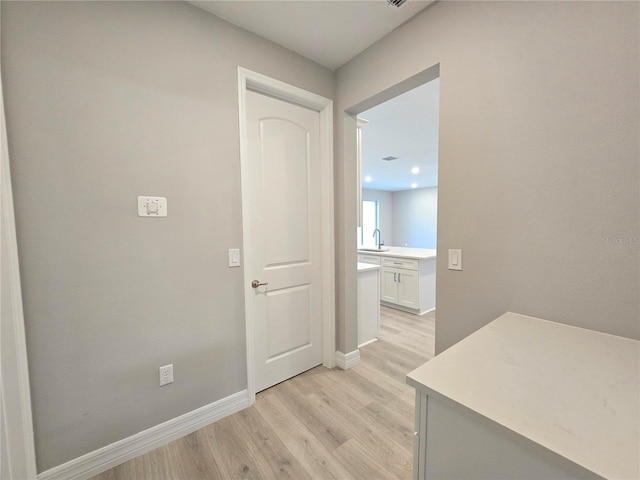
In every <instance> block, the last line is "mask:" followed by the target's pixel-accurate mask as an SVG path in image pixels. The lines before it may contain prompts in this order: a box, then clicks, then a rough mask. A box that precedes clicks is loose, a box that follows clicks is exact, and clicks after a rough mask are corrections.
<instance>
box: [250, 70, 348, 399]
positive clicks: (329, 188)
mask: <svg viewBox="0 0 640 480" xmlns="http://www.w3.org/2000/svg"><path fill="white" fill-rule="evenodd" d="M248 90H251V91H253V92H257V93H261V94H264V95H268V96H270V97H274V98H276V99H279V100H282V101H285V102H289V103H294V104H296V105H300V106H302V107H306V108H309V109H312V110H315V111H317V112H318V113H319V114H320V163H321V165H320V169H321V178H320V182H321V186H320V190H321V210H322V219H321V221H320V225H321V229H322V261H321V262H320V266H321V268H322V284H321V288H322V293H321V298H322V313H321V318H322V365H324V366H325V367H327V368H333V367H334V365H335V350H336V348H335V343H336V335H335V329H336V322H335V247H334V243H335V236H334V218H333V212H334V199H333V100H330V99H328V98H325V97H322V96H320V95H316V94H315V93H311V92H308V91H306V90H303V89H301V88H298V87H294V86H293V85H289V84H288V83H284V82H282V81H280V80H276V79H274V78H271V77H267V76H266V75H263V74H261V73H257V72H253V71H251V70H248V69H246V68H243V67H238V105H239V120H240V182H241V188H242V228H243V235H242V246H243V250H244V268H243V273H244V299H245V300H244V305H245V324H246V343H247V390H248V394H249V404H253V403H254V402H255V396H256V381H255V363H254V362H255V355H254V349H253V344H254V328H253V320H254V311H253V304H252V302H250V301H249V299H250V298H251V295H252V287H251V285H250V284H249V281H250V279H251V278H253V277H252V275H253V272H252V271H251V265H252V264H253V263H252V260H253V252H252V250H251V242H250V239H251V233H252V232H251V224H250V221H249V219H250V215H251V211H250V203H249V193H250V188H249V177H248V172H249V158H248V136H247V95H246V94H247V91H248Z"/></svg>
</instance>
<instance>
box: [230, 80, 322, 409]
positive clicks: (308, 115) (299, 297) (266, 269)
mask: <svg viewBox="0 0 640 480" xmlns="http://www.w3.org/2000/svg"><path fill="white" fill-rule="evenodd" d="M238 78H239V103H240V138H241V166H242V203H243V227H244V238H243V247H244V280H245V314H246V328H247V378H248V390H249V394H250V400H251V401H252V402H253V401H254V399H255V393H256V392H257V391H260V390H262V389H264V388H268V387H269V386H271V385H273V384H275V383H278V382H280V381H283V380H285V379H287V378H290V377H291V376H293V375H296V374H297V373H300V372H302V371H304V370H306V369H308V368H312V367H313V366H315V365H318V364H320V363H322V364H323V365H325V366H327V367H329V368H331V367H333V365H334V352H335V306H334V275H335V273H334V250H333V242H334V238H333V159H332V148H333V147H332V122H331V117H332V102H331V100H328V99H325V98H323V97H320V96H318V95H315V94H312V93H309V92H306V91H304V90H301V89H298V88H296V87H292V86H290V85H287V84H285V83H282V82H279V81H277V80H274V79H271V78H268V77H265V76H263V75H260V74H256V73H254V72H250V71H248V70H246V69H243V68H239V70H238ZM254 279H255V280H259V281H260V282H263V283H268V285H263V286H260V287H258V288H253V287H252V286H251V281H252V280H254Z"/></svg>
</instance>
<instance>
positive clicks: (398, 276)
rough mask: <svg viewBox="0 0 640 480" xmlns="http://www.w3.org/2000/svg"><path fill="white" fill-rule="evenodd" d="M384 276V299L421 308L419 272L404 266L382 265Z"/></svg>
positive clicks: (382, 293) (382, 298) (408, 306)
mask: <svg viewBox="0 0 640 480" xmlns="http://www.w3.org/2000/svg"><path fill="white" fill-rule="evenodd" d="M382 278H383V280H382V292H381V300H382V301H384V302H388V303H394V304H397V305H401V306H403V307H407V308H413V309H418V308H419V306H420V295H419V293H418V289H419V286H420V278H419V277H418V272H416V271H414V270H407V269H404V268H393V267H382Z"/></svg>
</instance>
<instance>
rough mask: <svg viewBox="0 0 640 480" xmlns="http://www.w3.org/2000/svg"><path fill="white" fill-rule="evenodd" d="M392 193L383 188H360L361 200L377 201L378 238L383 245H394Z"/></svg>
mask: <svg viewBox="0 0 640 480" xmlns="http://www.w3.org/2000/svg"><path fill="white" fill-rule="evenodd" d="M392 198H393V193H392V192H386V191H384V190H369V189H365V188H363V189H362V200H371V201H377V202H378V221H379V226H380V233H381V236H380V238H381V239H382V241H384V244H385V245H395V243H393V242H394V240H393V214H392V212H393V200H392Z"/></svg>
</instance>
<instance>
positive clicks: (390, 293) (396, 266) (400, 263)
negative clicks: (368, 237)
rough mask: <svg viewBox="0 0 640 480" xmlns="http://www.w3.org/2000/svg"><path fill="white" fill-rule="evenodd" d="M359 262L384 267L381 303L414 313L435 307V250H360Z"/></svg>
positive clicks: (381, 279)
mask: <svg viewBox="0 0 640 480" xmlns="http://www.w3.org/2000/svg"><path fill="white" fill-rule="evenodd" d="M358 262H365V263H370V264H375V265H380V266H381V275H380V301H381V303H382V304H383V305H387V306H389V307H393V308H398V309H400V310H404V311H407V312H410V313H414V314H419V315H420V314H423V313H426V312H430V311H431V310H433V309H435V307H436V250H434V249H426V248H408V247H386V246H383V248H382V250H376V249H359V250H358Z"/></svg>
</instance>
